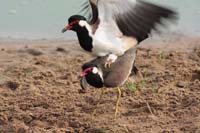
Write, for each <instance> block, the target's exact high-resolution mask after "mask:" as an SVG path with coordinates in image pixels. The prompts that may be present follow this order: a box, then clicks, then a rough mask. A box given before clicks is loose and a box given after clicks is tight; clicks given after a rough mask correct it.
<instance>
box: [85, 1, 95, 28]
mask: <svg viewBox="0 0 200 133" xmlns="http://www.w3.org/2000/svg"><path fill="white" fill-rule="evenodd" d="M81 11H83V12H84V14H85V15H86V16H88V17H87V19H88V22H89V23H90V24H91V25H92V24H95V23H96V22H97V20H98V9H97V0H87V1H86V2H85V3H83V6H82V9H81Z"/></svg>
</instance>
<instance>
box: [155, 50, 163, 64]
mask: <svg viewBox="0 0 200 133" xmlns="http://www.w3.org/2000/svg"><path fill="white" fill-rule="evenodd" d="M157 58H158V62H159V63H161V62H162V61H163V60H164V59H165V54H164V53H163V51H159V52H158V57H157Z"/></svg>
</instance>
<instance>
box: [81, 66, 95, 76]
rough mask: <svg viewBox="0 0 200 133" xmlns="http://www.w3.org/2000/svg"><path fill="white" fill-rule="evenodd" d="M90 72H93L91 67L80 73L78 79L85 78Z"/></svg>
mask: <svg viewBox="0 0 200 133" xmlns="http://www.w3.org/2000/svg"><path fill="white" fill-rule="evenodd" d="M92 70H93V67H89V68H86V69H85V70H83V71H82V73H81V75H80V77H81V78H82V77H85V76H86V75H87V74H88V72H90V71H92Z"/></svg>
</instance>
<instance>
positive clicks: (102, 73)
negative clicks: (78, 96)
mask: <svg viewBox="0 0 200 133" xmlns="http://www.w3.org/2000/svg"><path fill="white" fill-rule="evenodd" d="M107 56H108V55H107ZM107 56H104V57H97V58H95V59H93V60H91V61H89V62H87V63H85V64H83V66H82V73H81V75H80V85H81V88H82V89H83V90H85V89H87V87H88V84H89V85H91V86H93V87H95V88H99V89H101V95H100V99H101V97H102V95H103V94H104V90H105V89H106V88H117V90H118V96H117V102H116V106H115V116H114V118H115V119H116V117H117V114H118V105H119V101H120V97H121V89H120V87H121V86H122V85H124V84H125V82H126V80H127V79H128V78H129V75H130V74H131V71H132V68H133V65H134V62H135V56H136V47H133V48H131V49H129V50H128V51H126V52H125V54H123V55H122V56H119V58H118V59H117V60H116V61H115V62H114V63H112V64H111V66H110V67H104V62H105V60H106V59H107ZM99 101H100V100H99ZM98 104H99V102H98V103H97V106H98Z"/></svg>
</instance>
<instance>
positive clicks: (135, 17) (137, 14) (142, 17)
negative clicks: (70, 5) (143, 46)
mask: <svg viewBox="0 0 200 133" xmlns="http://www.w3.org/2000/svg"><path fill="white" fill-rule="evenodd" d="M90 1H92V0H90ZM90 3H91V2H90ZM90 5H91V6H90V7H92V4H90ZM96 7H97V8H96ZM96 7H95V9H92V14H93V15H92V19H91V20H92V22H95V21H97V19H99V20H100V24H99V28H100V27H101V26H104V29H108V30H109V31H111V30H112V32H109V31H108V32H107V34H112V33H113V32H115V33H116V35H120V33H117V32H119V31H120V32H121V33H122V34H123V35H126V36H131V37H134V38H136V39H137V40H138V42H141V41H143V40H144V39H146V38H148V36H149V34H150V33H151V31H152V30H155V31H156V30H158V27H157V25H158V24H160V25H165V23H164V21H163V20H164V19H168V20H174V19H177V13H176V12H175V11H173V10H171V9H168V8H166V7H162V6H158V5H155V4H151V3H148V2H145V1H142V0H97V2H96ZM92 8H94V7H92ZM96 9H98V10H96ZM96 12H97V13H96ZM105 26H107V27H105ZM100 29H101V28H100Z"/></svg>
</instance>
